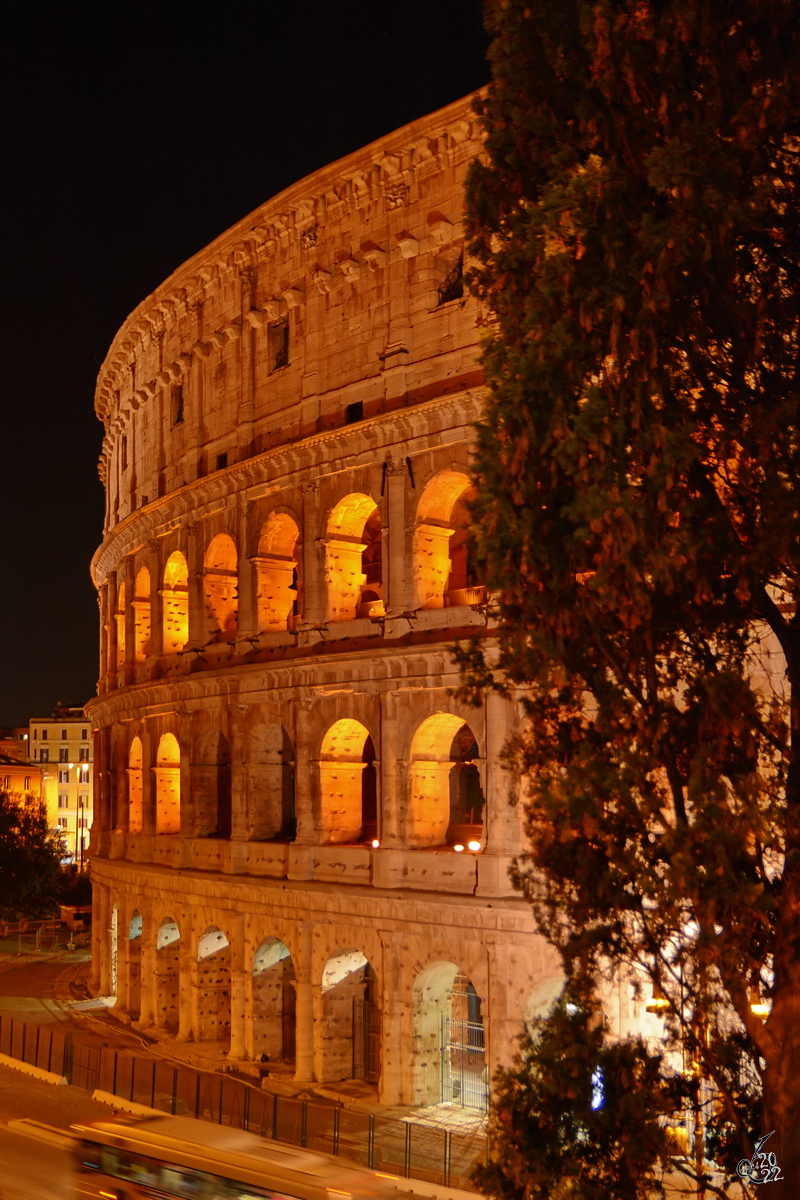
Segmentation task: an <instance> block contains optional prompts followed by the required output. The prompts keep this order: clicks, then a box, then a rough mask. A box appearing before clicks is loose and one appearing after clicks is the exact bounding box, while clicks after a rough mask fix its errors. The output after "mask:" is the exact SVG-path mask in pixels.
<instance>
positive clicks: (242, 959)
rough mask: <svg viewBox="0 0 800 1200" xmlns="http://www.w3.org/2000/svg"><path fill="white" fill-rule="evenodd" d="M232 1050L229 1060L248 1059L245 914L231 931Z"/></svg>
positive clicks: (237, 919)
mask: <svg viewBox="0 0 800 1200" xmlns="http://www.w3.org/2000/svg"><path fill="white" fill-rule="evenodd" d="M231 934H232V938H231V943H230V947H231V961H230V971H231V1048H230V1050H229V1051H228V1058H230V1059H232V1060H234V1061H238V1060H239V1059H242V1058H247V1057H248V1053H247V1044H246V1043H247V1039H246V982H247V981H246V973H247V948H246V946H245V918H244V914H243V913H240V914H237V916H236V918H235V920H234V923H233V927H232V929H231Z"/></svg>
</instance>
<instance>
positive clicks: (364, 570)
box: [325, 492, 384, 621]
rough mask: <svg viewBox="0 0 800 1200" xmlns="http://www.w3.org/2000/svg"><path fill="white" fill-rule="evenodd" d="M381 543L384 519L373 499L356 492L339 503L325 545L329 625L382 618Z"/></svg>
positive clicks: (331, 519) (329, 526)
mask: <svg viewBox="0 0 800 1200" xmlns="http://www.w3.org/2000/svg"><path fill="white" fill-rule="evenodd" d="M381 543H382V531H381V518H380V513H379V511H378V506H377V504H376V503H375V501H374V500H373V499H372V497H371V496H366V495H363V494H362V493H360V492H355V493H353V494H352V495H350V496H345V497H344V499H343V500H340V501H339V503H338V504H337V505H336V507H335V508H334V510H333V512H332V513H331V515H330V519H329V521H328V531H327V539H326V542H325V580H326V583H327V586H328V620H329V621H352V620H353V619H354V618H355V617H368V616H372V617H375V616H380V615H382V613H383V611H384V607H383V581H382V566H381Z"/></svg>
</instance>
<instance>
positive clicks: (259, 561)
mask: <svg viewBox="0 0 800 1200" xmlns="http://www.w3.org/2000/svg"><path fill="white" fill-rule="evenodd" d="M299 540H300V530H299V529H298V527H297V522H296V521H295V520H294V518H293V517H291V516H290V515H289V514H288V513H284V512H273V513H270V515H269V516H268V517H267V519H266V521H265V522H264V524H263V525H262V527H261V533H260V536H259V539H258V555H257V557H256V558H255V559H254V560H253V561H254V562H255V565H256V572H257V578H258V588H257V603H258V628H259V630H261V631H265V632H266V631H269V630H280V629H287V628H290V627H291V626H292V622H293V619H296V618H297V617H298V616H299V614H300V612H301V597H300V590H299V579H300V577H299V559H298V542H299Z"/></svg>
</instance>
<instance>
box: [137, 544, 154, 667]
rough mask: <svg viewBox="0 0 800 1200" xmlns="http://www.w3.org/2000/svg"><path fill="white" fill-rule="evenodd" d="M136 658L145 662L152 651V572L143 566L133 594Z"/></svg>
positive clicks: (138, 661)
mask: <svg viewBox="0 0 800 1200" xmlns="http://www.w3.org/2000/svg"><path fill="white" fill-rule="evenodd" d="M133 610H134V659H135V661H136V662H137V663H140V662H144V660H145V659H146V658H147V656H148V654H149V653H150V572H149V571H148V569H147V567H142V569H141V571H140V572H139V574H138V575H137V576H136V587H135V589H134V595H133Z"/></svg>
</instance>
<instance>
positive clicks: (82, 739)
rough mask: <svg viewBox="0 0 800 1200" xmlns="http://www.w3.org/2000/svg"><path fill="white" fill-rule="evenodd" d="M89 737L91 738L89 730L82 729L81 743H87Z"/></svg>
mask: <svg viewBox="0 0 800 1200" xmlns="http://www.w3.org/2000/svg"><path fill="white" fill-rule="evenodd" d="M88 736H89V732H88V730H86V729H82V730H81V741H82V742H85V741H86V739H87V737H88Z"/></svg>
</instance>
